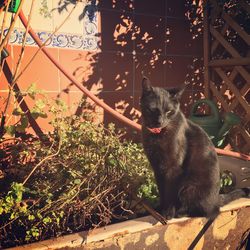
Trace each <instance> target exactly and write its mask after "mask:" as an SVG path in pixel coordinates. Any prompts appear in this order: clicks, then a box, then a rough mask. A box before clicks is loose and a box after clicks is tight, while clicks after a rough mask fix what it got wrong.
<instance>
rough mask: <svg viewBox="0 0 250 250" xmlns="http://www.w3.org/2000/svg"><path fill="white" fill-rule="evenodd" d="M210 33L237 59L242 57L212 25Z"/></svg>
mask: <svg viewBox="0 0 250 250" xmlns="http://www.w3.org/2000/svg"><path fill="white" fill-rule="evenodd" d="M210 32H211V33H212V35H213V37H214V38H215V39H217V40H218V41H219V42H220V44H221V45H222V46H223V47H224V48H225V49H226V50H227V51H228V52H229V53H230V54H231V55H232V56H233V57H236V58H239V57H241V56H240V54H239V53H238V51H237V50H236V49H235V48H234V47H233V46H232V45H231V44H230V43H229V42H228V41H227V40H225V38H224V37H223V36H222V35H221V34H220V33H219V32H218V31H217V30H216V29H215V28H214V27H213V26H212V25H210Z"/></svg>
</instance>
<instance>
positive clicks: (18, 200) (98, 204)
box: [0, 101, 157, 247]
mask: <svg viewBox="0 0 250 250" xmlns="http://www.w3.org/2000/svg"><path fill="white" fill-rule="evenodd" d="M50 103H51V101H50V102H48V103H46V107H48V106H49V109H50V111H49V113H50V114H51V113H52V114H53V116H54V119H53V120H52V122H51V123H52V125H53V127H54V130H53V132H52V133H50V134H49V135H48V136H49V141H50V143H49V144H43V143H42V142H40V141H39V140H37V139H36V138H27V139H26V140H18V141H16V142H15V143H14V144H6V143H4V144H2V149H0V157H1V158H2V160H1V165H0V170H1V171H2V173H3V178H2V179H0V190H1V193H0V237H1V246H2V247H6V246H13V245H18V244H23V243H28V242H32V241H35V240H42V239H45V238H48V237H52V236H58V235H61V234H65V233H69V232H73V231H74V232H75V231H78V230H86V229H89V228H93V227H98V226H101V225H106V224H109V223H111V222H112V221H114V220H123V219H125V218H128V217H129V216H132V215H133V214H134V213H136V212H137V211H136V206H135V205H134V204H135V202H134V201H133V199H132V195H131V194H133V195H134V194H138V195H139V196H141V197H148V198H149V199H150V200H151V201H153V202H154V201H155V199H157V189H156V186H155V184H154V181H153V175H152V172H151V171H150V170H149V168H148V167H149V165H148V162H147V160H146V157H145V156H144V154H143V149H142V147H141V146H140V145H138V144H135V143H132V142H129V141H126V140H123V139H122V138H121V136H122V135H121V133H119V132H115V127H114V125H112V124H110V125H109V127H108V128H105V127H104V126H103V125H102V124H95V123H94V121H93V117H92V115H91V112H88V110H87V109H86V112H85V114H84V115H83V116H82V117H76V116H68V117H65V111H66V110H65V105H64V104H63V103H62V102H60V101H57V102H56V103H54V104H53V105H50ZM40 111H41V112H42V111H43V109H42V110H40ZM133 216H134V215H133Z"/></svg>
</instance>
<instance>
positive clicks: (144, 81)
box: [142, 76, 152, 91]
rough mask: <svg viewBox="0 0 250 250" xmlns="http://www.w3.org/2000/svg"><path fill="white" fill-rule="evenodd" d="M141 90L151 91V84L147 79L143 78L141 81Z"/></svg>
mask: <svg viewBox="0 0 250 250" xmlns="http://www.w3.org/2000/svg"><path fill="white" fill-rule="evenodd" d="M142 90H143V91H151V90H152V86H151V82H150V80H149V79H148V78H147V77H145V76H144V77H143V79H142Z"/></svg>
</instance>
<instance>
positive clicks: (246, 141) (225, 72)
mask: <svg viewBox="0 0 250 250" xmlns="http://www.w3.org/2000/svg"><path fill="white" fill-rule="evenodd" d="M249 34H250V4H249V1H248V0H238V1H236V2H235V1H217V0H207V2H206V4H205V11H204V66H205V72H204V76H205V95H206V97H207V98H211V99H213V100H215V101H216V102H217V103H218V104H219V105H220V108H221V109H222V110H223V111H225V112H230V111H232V112H234V113H236V114H237V115H239V116H240V117H241V120H242V122H241V124H240V125H239V126H237V128H236V129H234V131H233V133H231V138H232V144H233V146H234V147H237V149H238V150H239V151H241V152H245V153H249V152H250V105H249V103H250V35H249Z"/></svg>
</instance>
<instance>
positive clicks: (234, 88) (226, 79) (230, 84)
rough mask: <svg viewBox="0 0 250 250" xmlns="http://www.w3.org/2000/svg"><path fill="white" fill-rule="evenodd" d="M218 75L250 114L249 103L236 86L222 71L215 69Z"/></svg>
mask: <svg viewBox="0 0 250 250" xmlns="http://www.w3.org/2000/svg"><path fill="white" fill-rule="evenodd" d="M215 71H216V72H217V74H218V75H219V76H220V77H221V79H222V80H223V81H224V82H225V83H226V84H227V85H228V87H229V89H230V90H231V91H232V92H233V93H234V95H235V97H236V98H237V99H238V101H239V102H240V104H241V106H242V107H243V108H244V109H245V111H246V113H249V112H250V106H249V105H248V103H247V101H246V100H245V99H244V98H243V97H242V96H241V93H240V91H239V90H238V89H237V88H236V87H235V86H234V84H233V83H232V82H231V81H230V80H229V78H228V77H227V75H226V74H225V73H224V72H223V71H222V70H221V69H220V68H215Z"/></svg>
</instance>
